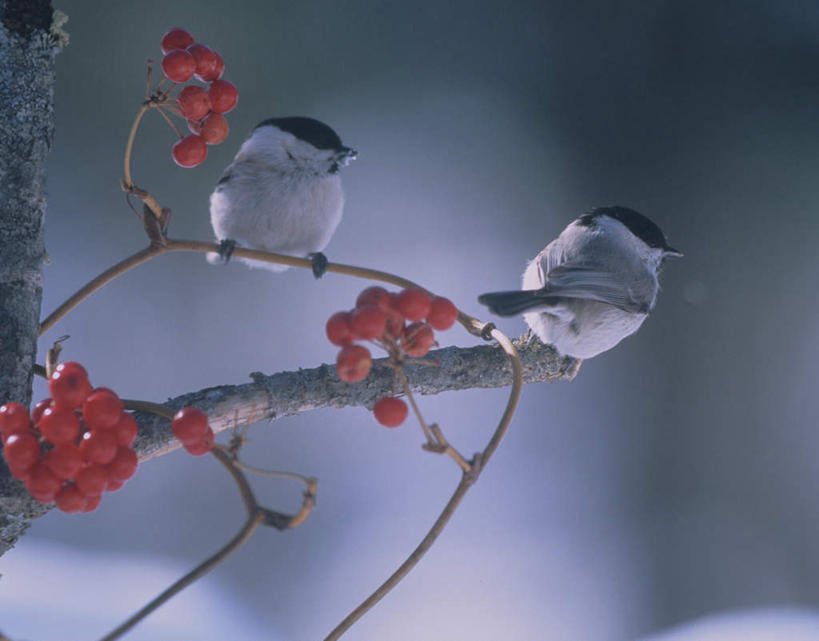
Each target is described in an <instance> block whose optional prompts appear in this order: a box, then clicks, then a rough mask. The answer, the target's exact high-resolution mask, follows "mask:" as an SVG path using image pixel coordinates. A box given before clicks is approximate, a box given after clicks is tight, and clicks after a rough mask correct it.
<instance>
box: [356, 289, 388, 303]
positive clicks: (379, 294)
mask: <svg viewBox="0 0 819 641" xmlns="http://www.w3.org/2000/svg"><path fill="white" fill-rule="evenodd" d="M391 301H392V298H391V297H390V293H389V292H388V291H387V290H386V289H384V288H383V287H379V286H378V285H374V286H373V287H368V288H367V289H365V290H364V291H362V292H361V293H360V294H359V295H358V298H356V299H355V306H356V307H363V306H364V305H375V306H376V307H380V308H381V309H388V308H389V307H390V304H391Z"/></svg>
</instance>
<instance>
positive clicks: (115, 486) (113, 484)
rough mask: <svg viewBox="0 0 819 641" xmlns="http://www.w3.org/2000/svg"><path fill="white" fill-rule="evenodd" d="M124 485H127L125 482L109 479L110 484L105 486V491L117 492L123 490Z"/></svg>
mask: <svg viewBox="0 0 819 641" xmlns="http://www.w3.org/2000/svg"><path fill="white" fill-rule="evenodd" d="M123 485H125V481H117V480H116V479H112V478H109V479H108V483H106V485H105V491H106V492H116V491H117V490H120V489H122V486H123Z"/></svg>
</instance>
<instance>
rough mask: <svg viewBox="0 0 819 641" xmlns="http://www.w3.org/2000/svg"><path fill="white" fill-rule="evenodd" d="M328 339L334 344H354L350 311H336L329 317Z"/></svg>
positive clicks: (326, 330)
mask: <svg viewBox="0 0 819 641" xmlns="http://www.w3.org/2000/svg"><path fill="white" fill-rule="evenodd" d="M324 330H325V332H327V339H328V340H329V341H330V342H331V343H332V344H333V345H341V346H343V345H352V343H353V330H352V329H351V327H350V312H336V313H335V314H333V315H332V316H330V318H328V319H327V326H326V327H325V328H324Z"/></svg>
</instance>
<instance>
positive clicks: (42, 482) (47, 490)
mask: <svg viewBox="0 0 819 641" xmlns="http://www.w3.org/2000/svg"><path fill="white" fill-rule="evenodd" d="M61 486H62V481H61V480H60V479H58V478H57V477H56V476H55V474H54V472H52V471H51V470H50V469H49V468H48V466H47V465H46V464H45V463H43V462H42V461H41V462H39V463H36V464H35V465H34V467H32V468H31V472H30V473H29V475H28V478H27V479H26V489H27V490H28V491H29V494H31V496H33V497H34V498H35V499H37V500H38V501H40V503H48V502H50V501H53V500H54V496H55V495H56V494H57V492H58V491H59V490H60V487H61Z"/></svg>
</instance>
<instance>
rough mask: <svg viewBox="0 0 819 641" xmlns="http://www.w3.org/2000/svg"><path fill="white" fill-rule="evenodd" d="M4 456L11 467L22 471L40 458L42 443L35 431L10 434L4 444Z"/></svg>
mask: <svg viewBox="0 0 819 641" xmlns="http://www.w3.org/2000/svg"><path fill="white" fill-rule="evenodd" d="M3 456H4V457H5V459H6V462H7V463H8V464H9V466H10V467H14V468H15V469H16V470H18V471H20V472H22V471H23V470H27V469H30V468H31V466H32V465H34V464H35V463H36V462H37V461H39V460H40V443H39V441H38V440H37V437H36V436H35V435H34V433H33V432H18V433H16V434H10V435H9V437H8V438H7V439H6V442H5V444H4V445H3Z"/></svg>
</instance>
